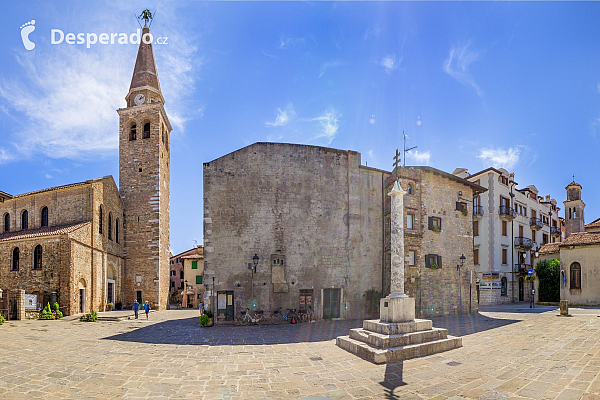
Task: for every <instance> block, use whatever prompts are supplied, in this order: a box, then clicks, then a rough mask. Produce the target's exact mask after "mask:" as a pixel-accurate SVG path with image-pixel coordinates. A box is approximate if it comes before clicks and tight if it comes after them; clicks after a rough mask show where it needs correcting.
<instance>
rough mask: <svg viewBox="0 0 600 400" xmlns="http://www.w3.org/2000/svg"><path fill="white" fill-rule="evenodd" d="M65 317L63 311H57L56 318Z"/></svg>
mask: <svg viewBox="0 0 600 400" xmlns="http://www.w3.org/2000/svg"><path fill="white" fill-rule="evenodd" d="M62 317H63V313H62V312H61V311H57V312H56V318H57V319H58V318H62Z"/></svg>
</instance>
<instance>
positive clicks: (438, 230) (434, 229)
mask: <svg viewBox="0 0 600 400" xmlns="http://www.w3.org/2000/svg"><path fill="white" fill-rule="evenodd" d="M431 230H432V231H434V232H435V233H440V232H441V231H442V230H441V229H440V228H439V227H437V226H434V227H433V228H431Z"/></svg>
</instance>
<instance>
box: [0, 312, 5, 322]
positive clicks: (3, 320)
mask: <svg viewBox="0 0 600 400" xmlns="http://www.w3.org/2000/svg"><path fill="white" fill-rule="evenodd" d="M5 322H6V320H5V319H4V317H3V316H2V314H0V325H2V324H3V323H5Z"/></svg>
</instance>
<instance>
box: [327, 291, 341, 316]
mask: <svg viewBox="0 0 600 400" xmlns="http://www.w3.org/2000/svg"><path fill="white" fill-rule="evenodd" d="M340 298H341V289H323V319H333V318H340Z"/></svg>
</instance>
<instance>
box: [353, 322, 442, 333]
mask: <svg viewBox="0 0 600 400" xmlns="http://www.w3.org/2000/svg"><path fill="white" fill-rule="evenodd" d="M431 328H433V322H431V320H429V319H415V320H414V321H410V322H382V321H380V320H378V319H367V320H365V321H363V329H366V330H368V331H371V332H376V333H381V334H383V335H398V334H402V333H411V332H421V331H429V330H431Z"/></svg>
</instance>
